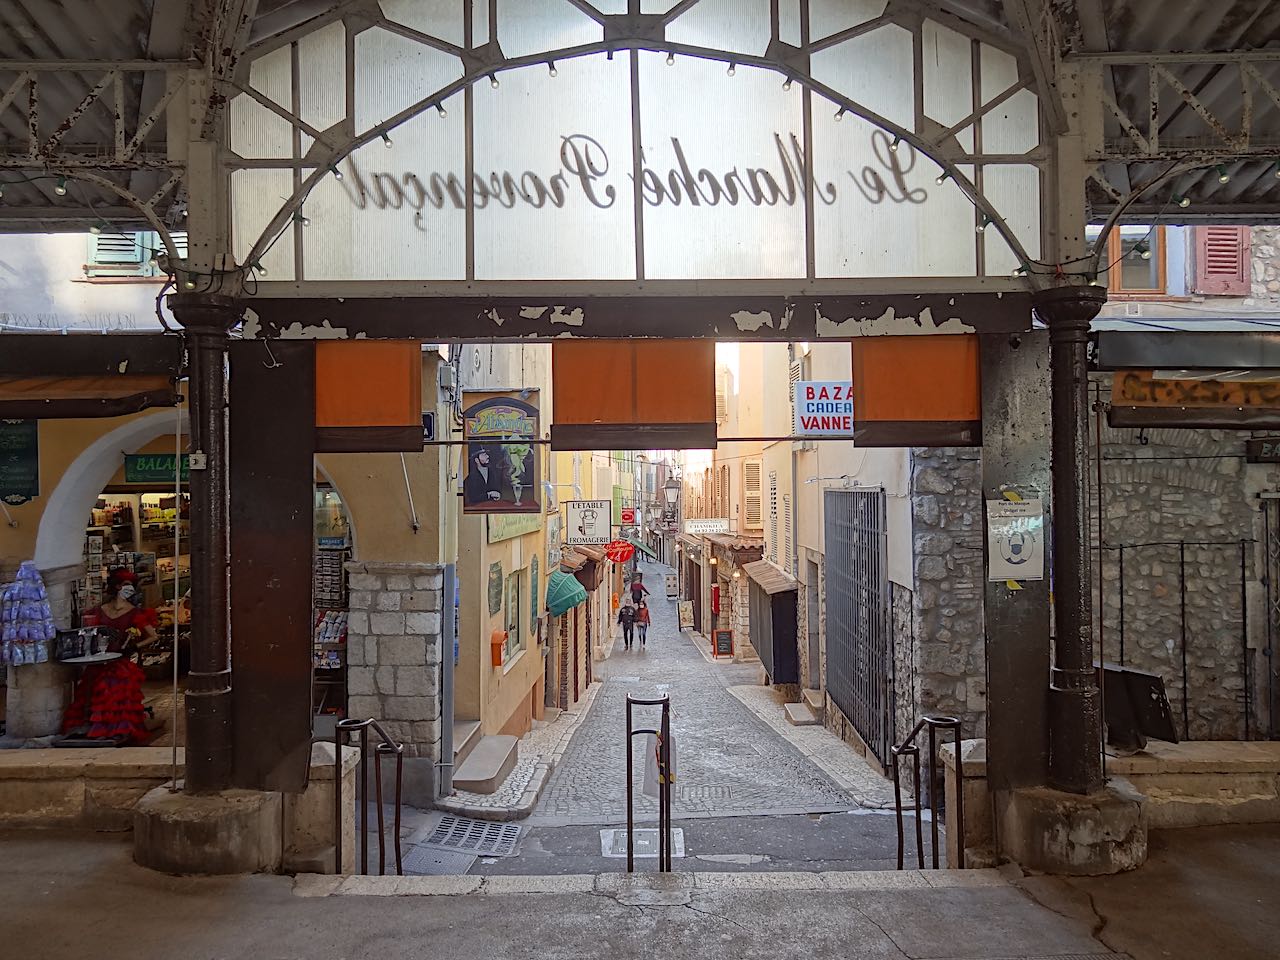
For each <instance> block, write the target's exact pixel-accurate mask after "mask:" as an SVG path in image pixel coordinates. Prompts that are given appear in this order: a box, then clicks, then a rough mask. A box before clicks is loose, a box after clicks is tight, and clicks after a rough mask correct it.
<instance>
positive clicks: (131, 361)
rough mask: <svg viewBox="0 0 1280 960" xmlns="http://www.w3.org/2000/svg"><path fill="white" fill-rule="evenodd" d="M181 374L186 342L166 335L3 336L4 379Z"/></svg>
mask: <svg viewBox="0 0 1280 960" xmlns="http://www.w3.org/2000/svg"><path fill="white" fill-rule="evenodd" d="M259 349H261V348H259ZM181 369H182V340H181V339H180V338H179V337H177V336H170V335H167V334H162V333H72V334H61V333H0V377H49V376H58V377H116V376H121V377H122V376H129V375H134V376H138V375H145V374H150V375H157V374H166V375H168V376H170V377H173V378H176V377H177V376H178V373H179V371H180V370H181Z"/></svg>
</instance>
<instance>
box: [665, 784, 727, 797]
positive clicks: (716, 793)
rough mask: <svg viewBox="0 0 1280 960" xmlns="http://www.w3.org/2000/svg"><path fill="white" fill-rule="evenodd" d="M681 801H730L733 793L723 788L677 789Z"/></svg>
mask: <svg viewBox="0 0 1280 960" xmlns="http://www.w3.org/2000/svg"><path fill="white" fill-rule="evenodd" d="M678 791H679V796H680V799H681V800H730V799H732V798H733V791H732V790H731V789H730V788H729V787H725V786H699V787H679V788H678Z"/></svg>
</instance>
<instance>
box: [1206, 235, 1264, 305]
mask: <svg viewBox="0 0 1280 960" xmlns="http://www.w3.org/2000/svg"><path fill="white" fill-rule="evenodd" d="M1195 230H1196V232H1195V238H1196V292H1197V293H1208V294H1219V295H1227V296H1236V297H1243V296H1248V295H1249V292H1250V285H1251V280H1252V276H1251V265H1250V262H1249V228H1248V227H1196V228H1195Z"/></svg>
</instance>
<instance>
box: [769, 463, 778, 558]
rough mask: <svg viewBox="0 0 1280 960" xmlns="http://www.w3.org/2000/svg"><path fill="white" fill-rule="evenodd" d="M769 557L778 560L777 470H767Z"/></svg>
mask: <svg viewBox="0 0 1280 960" xmlns="http://www.w3.org/2000/svg"><path fill="white" fill-rule="evenodd" d="M769 559H770V560H772V561H773V562H774V563H777V562H778V471H777V470H770V471H769Z"/></svg>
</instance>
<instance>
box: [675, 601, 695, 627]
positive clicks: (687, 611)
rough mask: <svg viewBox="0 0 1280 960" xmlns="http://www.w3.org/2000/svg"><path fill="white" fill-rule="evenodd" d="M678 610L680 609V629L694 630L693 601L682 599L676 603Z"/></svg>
mask: <svg viewBox="0 0 1280 960" xmlns="http://www.w3.org/2000/svg"><path fill="white" fill-rule="evenodd" d="M676 610H677V611H679V614H680V629H681V630H692V629H693V601H692V600H681V601H680V602H679V603H677V604H676Z"/></svg>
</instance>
